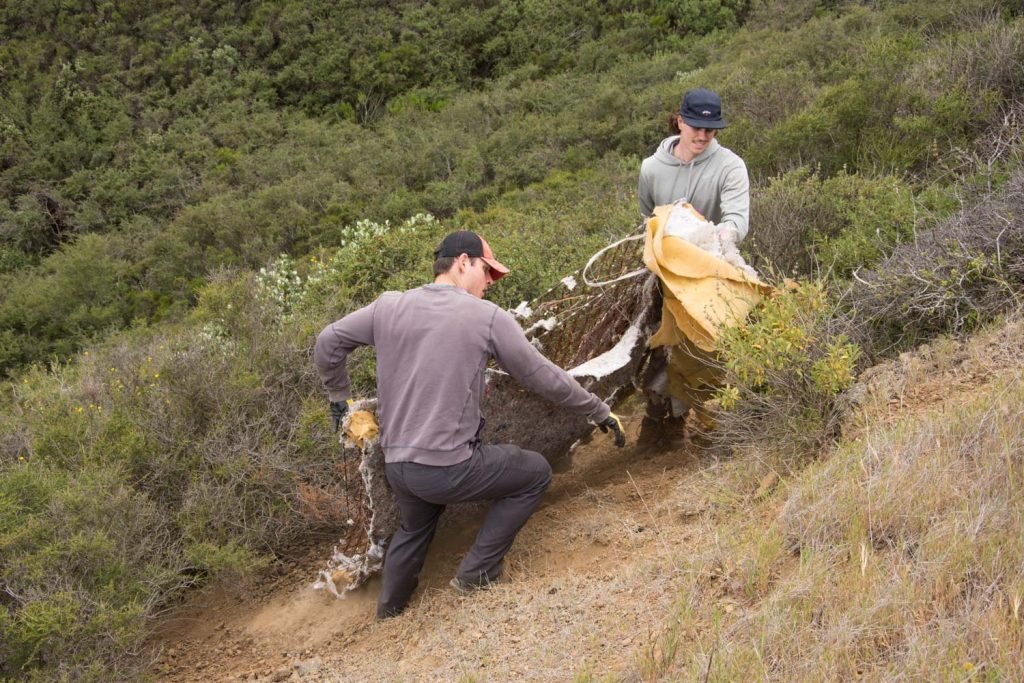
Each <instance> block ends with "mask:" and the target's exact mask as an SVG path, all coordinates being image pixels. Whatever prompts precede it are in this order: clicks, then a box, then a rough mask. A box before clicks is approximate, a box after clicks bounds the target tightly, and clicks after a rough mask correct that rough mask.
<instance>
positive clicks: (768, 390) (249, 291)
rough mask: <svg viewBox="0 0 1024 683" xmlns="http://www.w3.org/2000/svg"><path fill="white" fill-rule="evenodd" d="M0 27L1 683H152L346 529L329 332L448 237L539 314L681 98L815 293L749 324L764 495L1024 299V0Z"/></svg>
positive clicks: (817, 0)
mask: <svg viewBox="0 0 1024 683" xmlns="http://www.w3.org/2000/svg"><path fill="white" fill-rule="evenodd" d="M0 36H2V37H3V40H2V41H0V198H2V201H0V291H3V295H2V297H0V373H2V377H3V385H2V386H3V392H2V395H0V402H2V410H0V679H11V680H17V679H27V680H38V681H42V680H67V681H80V680H96V681H100V680H104V681H105V680H136V679H137V677H139V676H142V675H144V673H145V671H146V670H147V666H148V662H149V661H150V659H149V655H150V654H151V649H150V648H149V646H148V644H147V643H149V641H148V640H147V638H148V636H149V634H150V633H151V630H152V628H153V626H154V624H155V623H157V621H158V618H159V616H160V615H161V614H163V613H164V612H165V610H167V609H168V608H169V607H171V606H173V605H175V604H177V601H179V600H180V599H181V598H182V597H183V596H187V595H189V594H190V593H191V592H192V591H193V589H196V588H199V587H203V586H209V585H213V584H217V583H218V582H223V581H226V580H227V581H232V580H235V579H237V578H238V577H240V576H252V575H254V574H258V573H259V572H260V571H261V570H262V569H263V568H265V567H274V566H279V565H280V564H281V563H282V562H285V561H287V558H288V557H290V556H291V553H293V552H294V551H295V549H296V548H301V547H303V546H304V545H306V544H309V543H318V544H324V543H329V541H330V539H331V538H332V537H333V536H334V535H335V534H336V532H337V530H338V528H339V525H340V524H342V523H343V522H344V520H345V519H347V518H348V516H349V515H348V511H347V510H346V508H345V502H344V501H345V500H346V499H345V496H344V484H345V482H344V481H341V480H339V476H338V473H337V471H335V470H334V469H333V468H332V467H330V466H329V462H330V455H329V454H330V453H331V452H332V444H333V434H331V433H330V427H329V419H328V417H327V406H326V401H325V400H324V396H323V392H322V390H321V387H320V385H319V381H318V379H317V378H316V376H315V373H314V372H313V369H312V366H311V362H310V357H309V353H310V347H311V344H312V341H313V338H314V335H315V334H316V332H317V331H319V329H321V328H322V327H323V325H325V324H326V323H327V322H329V321H330V320H332V319H334V318H337V317H340V316H341V315H343V314H344V313H346V312H348V311H350V310H353V309H354V308H356V307H358V306H360V305H362V304H365V303H367V302H368V301H371V300H372V299H373V298H374V297H375V296H377V295H378V294H379V293H380V292H382V291H384V290H387V289H402V288H406V287H410V286H414V285H417V284H420V283H422V282H423V281H425V280H426V279H427V278H428V276H429V263H428V260H429V255H430V252H431V250H432V248H433V246H434V245H435V244H436V243H437V241H438V240H439V239H440V237H442V236H443V235H444V234H446V233H447V232H449V231H451V230H454V229H473V230H479V231H480V232H481V233H483V234H484V235H485V236H487V238H488V241H489V242H490V243H491V245H492V246H493V247H494V249H495V251H496V253H497V254H499V255H500V256H501V258H502V260H503V261H504V262H505V263H508V264H509V265H511V266H512V268H513V271H514V273H513V275H512V276H510V277H508V278H505V279H503V280H502V282H501V283H500V284H498V285H496V286H495V287H494V288H493V289H492V290H491V291H490V292H489V298H491V299H492V300H494V301H496V302H497V303H498V304H500V305H502V306H506V307H512V306H515V305H516V304H518V303H519V302H520V301H523V300H529V299H532V298H533V297H536V296H538V295H539V294H541V293H542V292H544V291H545V290H546V289H547V288H548V287H549V286H550V285H551V284H552V283H554V282H556V281H557V280H558V279H560V278H561V277H563V276H564V275H565V274H566V273H569V272H572V271H573V270H575V269H577V268H579V267H580V266H581V265H582V264H583V263H584V262H585V261H586V259H587V257H588V256H589V255H590V254H592V253H593V252H594V251H595V250H597V249H598V248H600V247H602V246H604V245H606V244H608V243H609V242H610V241H612V240H614V239H618V238H620V237H622V236H623V235H625V234H627V233H629V232H632V231H633V230H634V229H635V228H636V226H637V225H638V223H639V218H638V212H637V208H636V198H635V188H636V177H637V172H638V168H639V163H640V160H641V159H642V158H643V157H644V156H645V155H647V154H649V153H650V152H651V151H652V150H653V149H654V147H655V145H656V144H657V143H658V142H659V141H660V140H661V138H662V137H664V136H665V135H667V132H666V121H667V119H668V116H669V114H670V112H671V111H672V110H673V109H674V108H675V107H677V106H678V102H679V98H680V96H681V94H682V92H684V91H685V90H686V89H688V88H691V87H697V86H707V87H712V88H714V89H715V90H717V91H718V92H719V93H720V94H721V95H722V98H723V101H724V103H725V108H726V111H725V116H726V118H727V119H728V121H729V123H730V126H729V128H727V129H726V130H725V131H724V132H723V133H722V135H721V138H720V139H721V141H722V143H723V144H724V145H725V146H727V147H729V148H731V149H733V150H735V151H736V152H737V153H739V154H740V155H741V156H742V157H743V158H744V159H745V161H746V162H747V165H748V168H749V171H750V174H751V180H752V192H751V201H752V217H751V231H750V238H749V239H748V240H747V241H746V242H745V243H744V245H743V246H744V249H745V252H746V256H747V257H748V261H750V262H751V263H752V264H754V265H755V266H756V267H757V268H758V269H759V270H760V271H761V272H763V273H765V275H766V277H768V278H769V279H770V280H771V281H772V282H775V283H779V284H780V285H781V283H782V282H783V279H784V278H787V277H789V278H795V280H796V281H797V282H798V283H799V284H798V285H797V286H795V287H791V288H789V287H784V288H782V291H783V293H782V294H781V295H780V296H779V297H776V298H775V299H773V301H772V302H771V304H770V305H768V306H766V307H765V308H764V309H763V310H762V311H760V312H759V314H758V316H757V317H756V318H755V319H754V320H753V321H752V323H751V325H750V326H748V327H747V328H744V329H743V330H739V331H737V333H736V334H735V336H733V337H730V338H728V339H727V340H726V346H725V348H724V350H723V363H725V365H726V368H727V371H728V373H729V386H728V388H727V391H724V392H723V393H722V394H721V396H720V397H719V404H720V405H721V406H722V413H721V417H720V420H719V431H718V432H717V433H716V435H715V438H714V440H713V441H714V443H713V444H712V445H711V449H712V450H711V452H712V453H714V454H715V455H714V457H715V458H722V459H723V462H727V463H728V464H727V467H729V468H736V469H739V470H742V471H745V472H747V474H746V475H743V474H740V475H737V476H755V475H754V473H759V474H760V475H763V467H762V466H763V464H764V463H771V469H772V471H774V472H777V473H779V476H781V477H782V478H783V481H788V478H789V477H811V476H813V474H810V473H811V472H812V471H813V470H814V468H825V469H827V468H828V467H829V466H828V464H827V463H829V462H831V461H832V460H833V459H834V458H836V454H837V453H839V454H843V453H846V454H849V453H850V452H851V450H850V449H854V450H856V449H858V448H861V447H862V444H860V442H858V441H856V440H855V437H854V436H850V435H847V434H844V430H843V427H842V425H843V424H844V419H846V418H847V417H848V413H849V411H850V410H851V407H850V406H851V405H852V404H851V399H850V395H849V394H850V391H849V390H850V387H851V386H853V383H854V381H855V379H856V377H857V376H858V375H859V374H860V373H862V372H863V371H864V370H865V369H866V368H868V367H870V366H873V365H875V364H877V363H879V362H882V361H886V360H888V359H891V358H893V357H895V356H896V355H897V354H899V353H901V352H904V351H907V350H908V349H912V348H915V347H917V346H919V345H920V344H923V343H929V342H933V341H934V340H936V339H946V338H949V337H950V336H952V338H958V337H962V336H964V335H967V334H970V333H972V332H973V331H975V330H977V329H979V328H981V327H983V326H985V325H988V324H991V323H992V321H994V320H998V319H1000V316H1003V315H1007V314H1012V313H1013V311H1014V310H1016V308H1017V303H1018V297H1019V294H1020V292H1021V291H1022V284H1024V244H1022V241H1024V226H1022V215H1024V169H1022V154H1024V148H1022V143H1021V139H1022V135H1021V133H1022V130H1024V67H1022V66H1021V65H1022V64H1024V15H1022V12H1021V8H1020V6H1019V3H1017V2H1011V1H1010V0H968V1H967V2H953V1H952V0H937V1H932V2H923V1H921V0H892V1H885V2H853V1H851V2H835V1H830V0H799V1H797V2H781V1H780V2H773V1H772V0H764V1H758V2H755V1H753V0H700V1H698V0H679V1H668V0H633V1H630V2H625V1H624V0H613V1H612V2H600V3H599V2H583V3H579V2H576V3H570V2H567V1H562V0H551V1H549V2H538V1H533V0H524V1H521V2H513V1H511V0H478V1H474V2H467V1H463V0H441V1H440V2H436V3H421V2H411V1H409V2H390V3H382V2H349V1H346V2H334V3H326V2H302V3H300V2H284V3H270V2H258V1H257V2H244V3H234V4H228V5H225V4H216V3H198V4H196V5H191V6H188V7H185V6H183V5H181V3H170V2H155V3H145V4H144V3H137V2H130V1H117V0H99V1H92V0H65V1H62V2H40V3H36V4H26V3H11V4H9V5H7V6H5V7H3V8H0ZM780 329H785V330H787V333H786V334H784V335H780V334H779V333H778V332H779V330H780ZM373 360H374V359H373V356H372V354H370V353H367V354H363V355H361V356H360V358H359V363H358V367H357V368H356V369H355V372H354V379H355V381H356V386H357V389H358V391H359V392H360V393H361V394H362V395H372V393H373V391H374V388H373ZM978 400H979V401H980V402H981V407H979V408H978V410H979V411H982V412H984V409H985V408H984V400H985V399H984V397H980V398H979V399H978ZM993 405H995V404H993ZM999 406H1001V407H999V408H998V410H997V413H998V414H999V415H1002V414H1003V413H1002V412H999V411H1004V412H1005V411H1006V410H1011V409H1012V408H1011V407H1010V404H1005V405H1004V404H1003V403H1000V404H999ZM850 457H852V458H854V459H856V456H850ZM1008 467H1009V470H1010V471H1011V472H1017V471H1018V470H1016V469H1014V468H1015V467H1016V466H1015V465H1013V464H1012V462H1010V464H1008ZM744 468H747V469H746V470H744ZM808 468H811V469H808ZM1018 473H1019V472H1018ZM847 474H849V472H847V471H846V470H842V469H840V471H838V472H837V473H836V474H835V476H846V475H847ZM908 476H909V475H908ZM841 485H842V484H841V482H840V483H838V484H837V486H841ZM908 486H911V484H908ZM783 488H784V487H783ZM797 488H799V487H797ZM779 495H781V496H783V499H782V500H784V494H779ZM801 495H803V496H804V497H803V498H801V500H802V501H804V502H803V503H801V505H805V507H807V509H811V508H814V509H816V507H815V506H820V505H821V503H820V502H815V501H814V500H811V499H810V498H807V497H806V495H805V494H801ZM807 495H809V494H807ZM972 495H973V494H972ZM847 498H848V499H849V504H850V505H855V504H857V502H856V500H854V499H855V496H853V494H852V493H850V495H849V496H847ZM843 500H844V501H845V499H843ZM972 500H973V499H972ZM807 501H809V502H807ZM795 504H796V503H794V505H795ZM843 504H844V505H845V504H846V502H843ZM923 504H926V503H923ZM978 504H981V505H984V503H983V502H982V503H978ZM847 513H849V511H847ZM835 514H836V515H837V519H839V518H842V515H843V514H846V513H844V512H843V511H842V510H838V511H836V512H835ZM851 514H852V513H851ZM919 514H920V515H922V516H923V515H925V514H926V512H925V511H924V510H922V511H920V512H919ZM1006 515H1007V519H1011V520H1016V522H1017V523H1019V522H1020V517H1021V510H1020V509H1019V505H1017V504H1016V503H1013V502H1012V500H1010V501H1008V502H1006ZM786 519H787V521H786V524H787V525H788V526H787V527H786V528H787V529H788V531H786V532H785V533H786V534H788V535H787V536H786V537H787V538H793V537H797V538H799V539H803V540H800V542H799V543H797V545H798V546H799V547H800V548H801V549H802V550H801V551H800V552H809V553H813V552H815V549H816V548H819V547H821V544H822V543H824V544H825V545H827V546H828V547H829V550H828V552H829V553H836V552H839V551H838V550H836V547H837V546H836V545H835V544H837V543H839V536H841V534H839V532H836V531H835V530H834V529H832V530H826V529H822V528H817V527H815V528H814V529H810V527H807V529H809V530H804V527H802V526H801V525H805V524H806V520H804V521H799V520H798V519H796V518H795V517H793V516H792V515H791V516H790V517H787V518H786ZM842 519H846V518H842ZM858 519H859V518H858ZM862 521H863V520H861V521H858V520H854V521H852V522H851V521H849V520H848V519H847V521H842V520H841V519H840V521H836V522H835V525H838V526H839V527H841V526H842V525H843V524H854V525H855V526H856V524H860V523H861V522H862ZM855 523H856V524H855ZM794 525H795V526H794ZM811 526H813V525H811ZM798 527H799V528H798ZM858 528H859V527H858ZM1007 528H1011V529H1012V528H1014V527H1012V526H1010V527H1007ZM1016 528H1017V529H1018V536H1019V529H1020V528H1021V527H1020V526H1018V527H1016ZM954 532H955V529H954V530H953V531H950V533H954ZM874 533H875V532H874V531H872V534H874ZM837 534H839V535H837ZM853 536H856V534H853V533H852V532H851V539H852V538H853ZM857 538H858V539H860V537H859V536H857ZM875 538H876V536H875V535H872V536H871V544H874V545H871V547H872V548H876V549H879V548H881V546H880V545H878V543H879V542H876V540H875ZM885 538H889V537H888V536H886V537H885ZM900 538H902V537H900ZM822 539H825V540H822ZM850 542H851V543H854V540H850ZM894 543H895V541H894ZM883 545H884V542H883ZM890 545H892V544H890ZM925 546H927V544H924V546H922V547H925ZM851 547H852V546H851ZM986 548H988V550H986V552H1005V553H1007V555H1006V556H1007V557H1010V558H1013V557H1017V558H1018V559H1020V557H1021V556H1020V555H1019V551H1020V549H1019V548H1016V547H1009V546H1008V547H1007V548H1006V549H1005V550H999V549H998V548H997V547H996V546H992V547H988V546H986ZM773 552H774V551H773ZM1014 553H1017V554H1014ZM983 560H984V558H980V559H978V558H976V559H975V560H969V559H965V560H964V562H967V564H966V565H965V566H964V568H963V576H978V575H985V576H989V574H987V573H986V572H987V571H988V570H987V569H985V570H984V571H983V570H982V569H981V568H979V566H976V565H972V564H970V563H971V562H974V561H976V562H980V561H983ZM769 564H770V563H769ZM1018 566H1020V563H1019V562H1018ZM979 573H980V574H979ZM990 578H991V582H990V585H991V586H993V587H994V588H992V589H991V590H992V591H994V592H993V595H994V594H996V593H998V594H999V595H1004V596H1012V595H1014V594H1015V593H1014V591H1016V590H1018V589H1019V581H1020V577H1019V576H1010V575H1002V574H998V572H997V573H996V574H992V575H991V576H990ZM1014 582H1017V583H1014ZM759 586H760V584H759ZM1015 586H1016V588H1015ZM758 590H763V591H770V585H767V584H766V585H763V586H761V587H760V588H758ZM971 590H973V589H971ZM759 595H762V597H763V595H767V593H763V594H759ZM919 597H920V596H919ZM921 599H926V598H924V597H922V598H921ZM1011 602H1012V600H1011ZM1018 602H1019V601H1018ZM1018 606H1019V605H1018ZM1016 615H1017V611H1013V613H1012V616H1011V617H1010V619H1011V620H1014V623H1016V620H1017V618H1018V617H1017V616H1016ZM955 618H958V617H955V616H951V617H950V619H954V620H955ZM965 618H966V617H965ZM1011 626H1012V624H1010V623H1009V622H1008V625H1007V628H1010V627H1011ZM766 628H767V627H766ZM1015 628H1019V624H1018V627H1015ZM737 633H740V634H741V635H743V634H744V633H746V632H743V631H742V629H740V630H739V631H737ZM747 636H749V633H746V635H745V636H744V637H747ZM894 637H895V636H893V638H894ZM1018 638H1019V634H1018ZM883 640H884V639H883ZM1017 642H1018V644H1017V647H1018V648H1019V647H1020V645H1019V640H1018V641H1017ZM876 645H877V648H881V649H884V648H891V647H894V648H895V650H892V651H890V654H889V655H888V656H896V654H894V653H896V652H899V651H900V649H899V647H900V646H899V644H898V643H897V644H896V645H893V644H892V642H890V640H885V642H882V641H878V642H877V643H876ZM864 648H865V649H864V652H869V651H870V650H871V646H870V645H865V646H864ZM851 652H852V654H850V655H849V656H851V657H854V658H855V657H857V656H861V655H860V654H857V653H860V652H861V650H856V651H851ZM865 656H866V655H865ZM736 670H737V671H738V670H739V669H736ZM909 670H910V669H908V671H909ZM729 671H732V669H730V670H729ZM887 671H892V669H887ZM1018 673H1019V672H1018ZM722 675H723V676H725V677H723V678H720V680H729V678H728V676H727V675H726V674H722ZM808 675H810V674H808ZM947 677H953V678H955V676H952V675H950V676H947ZM1007 677H1008V678H1011V679H1012V678H1014V677H1015V676H1014V675H1013V672H1010V673H1008V674H1007ZM998 678H999V677H998V676H997V677H996V679H998Z"/></svg>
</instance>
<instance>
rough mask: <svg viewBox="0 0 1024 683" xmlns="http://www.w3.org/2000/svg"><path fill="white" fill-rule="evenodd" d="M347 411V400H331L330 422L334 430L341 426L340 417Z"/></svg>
mask: <svg viewBox="0 0 1024 683" xmlns="http://www.w3.org/2000/svg"><path fill="white" fill-rule="evenodd" d="M347 412H348V402H347V401H331V422H332V423H333V424H334V431H335V432H337V431H338V429H339V428H340V427H341V419H342V418H343V417H345V413H347Z"/></svg>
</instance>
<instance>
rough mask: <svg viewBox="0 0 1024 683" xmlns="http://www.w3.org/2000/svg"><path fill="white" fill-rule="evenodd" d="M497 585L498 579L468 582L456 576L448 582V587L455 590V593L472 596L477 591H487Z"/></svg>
mask: <svg viewBox="0 0 1024 683" xmlns="http://www.w3.org/2000/svg"><path fill="white" fill-rule="evenodd" d="M496 583H498V580H497V579H494V580H493V581H488V580H487V579H486V578H485V579H482V580H481V581H466V580H465V579H460V578H459V577H457V576H456V577H454V578H453V579H452V580H451V581H449V582H448V585H449V586H451V587H452V588H454V589H455V592H456V593H458V594H459V595H472V594H473V593H475V592H476V591H483V590H487V589H488V588H490V587H491V586H493V585H494V584H496Z"/></svg>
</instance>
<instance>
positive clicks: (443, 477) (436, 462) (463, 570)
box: [314, 231, 625, 619]
mask: <svg viewBox="0 0 1024 683" xmlns="http://www.w3.org/2000/svg"><path fill="white" fill-rule="evenodd" d="M434 258H435V261H434V282H433V284H428V285H424V286H422V287H418V288H416V289H411V290H408V291H406V292H385V293H384V294H382V295H381V296H380V298H378V299H377V300H376V301H374V302H373V303H372V304H370V305H369V306H366V307H365V308H361V309H359V310H357V311H355V312H353V313H350V314H349V315H347V316H345V317H344V318H342V319H341V320H338V321H336V322H334V323H332V324H330V325H328V326H327V327H326V328H325V329H324V330H323V331H322V332H321V333H320V335H319V337H318V338H317V343H316V351H315V354H314V362H315V363H316V366H317V369H318V371H319V373H320V377H321V378H322V379H323V381H324V385H325V386H326V388H327V391H328V395H329V398H330V401H331V412H332V415H333V416H334V419H335V424H336V425H337V423H338V422H339V421H340V419H341V417H342V416H343V415H344V413H345V405H346V404H345V400H346V399H347V398H349V396H350V383H349V377H348V373H347V370H346V367H345V361H346V358H347V357H348V355H349V353H351V352H352V351H353V350H354V349H355V348H357V347H359V346H365V345H372V346H374V347H376V350H377V411H378V419H379V420H380V427H381V447H382V449H383V451H384V462H385V466H384V469H385V473H386V475H387V479H388V483H389V484H390V485H391V488H392V490H393V491H394V494H395V498H396V500H397V503H398V507H399V512H400V515H401V528H400V529H399V530H398V531H397V532H396V533H395V535H394V536H393V537H392V539H391V542H390V543H389V545H388V549H387V553H386V555H385V558H384V576H383V585H382V587H381V593H380V597H379V598H378V602H377V618H378V619H384V618H387V617H392V616H395V615H397V614H400V613H401V612H402V610H404V609H405V607H406V605H407V604H408V602H409V598H410V597H411V596H412V593H413V591H414V590H415V589H416V586H417V584H418V581H419V573H420V570H421V569H422V567H423V561H424V558H425V557H426V554H427V549H428V547H429V546H430V542H431V540H432V539H433V536H434V531H435V529H436V527H437V522H438V519H439V518H440V516H441V513H442V512H443V511H444V508H445V505H446V504H448V503H459V502H468V501H476V500H491V501H493V502H492V504H491V506H490V508H489V509H488V512H487V515H486V517H485V519H484V523H483V526H482V528H481V529H480V532H479V533H478V535H477V538H476V541H475V542H474V544H473V547H472V548H470V550H469V553H468V554H467V555H466V557H465V558H464V559H463V560H462V563H461V565H460V566H459V569H458V571H457V573H456V575H455V578H453V579H452V581H451V585H452V586H453V587H454V588H455V589H456V590H458V591H459V592H461V593H468V592H471V591H472V590H474V589H477V588H484V587H486V586H488V585H489V584H491V583H493V582H494V581H496V580H497V579H498V576H499V574H500V573H501V569H502V561H503V559H504V557H505V554H506V553H507V552H508V550H509V548H510V547H511V546H512V542H513V541H514V540H515V537H516V534H517V533H518V532H519V530H520V529H521V528H522V527H523V525H524V524H525V523H526V520H527V519H529V517H530V515H531V514H532V513H533V511H534V510H535V509H536V508H537V506H538V505H539V504H540V501H541V498H542V497H543V495H544V491H545V490H547V488H548V485H549V484H550V483H551V466H550V465H549V464H548V462H547V460H545V459H544V457H543V456H542V455H540V454H539V453H535V452H533V451H527V450H523V449H521V448H519V447H517V446H514V445H511V444H495V445H490V444H486V445H485V444H481V443H480V430H481V429H482V426H483V425H482V419H481V416H480V401H481V399H482V398H483V395H484V392H485V391H486V390H487V380H486V375H485V370H486V368H487V363H488V360H489V359H490V358H494V359H495V360H496V361H497V363H498V365H499V366H500V367H501V368H502V369H503V370H505V371H506V372H508V373H509V374H510V375H511V376H512V377H514V378H515V379H516V380H517V381H519V382H521V383H522V384H523V385H525V386H526V387H528V388H529V389H531V390H533V391H534V392H536V393H537V394H539V395H541V396H542V397H544V398H546V399H548V400H549V401H551V402H553V403H556V404H558V405H560V406H562V407H564V408H567V409H569V410H573V411H575V412H578V413H580V414H583V415H586V416H587V417H588V418H589V419H590V420H591V421H593V422H594V423H595V424H597V425H598V426H600V427H601V428H602V431H607V430H609V429H610V430H612V432H613V433H614V436H615V443H616V445H618V446H620V447H621V446H623V445H625V436H624V433H623V430H622V423H621V422H620V421H619V418H618V417H617V416H615V415H614V414H613V413H612V412H611V409H610V408H609V407H608V406H607V405H606V404H605V403H604V402H603V401H601V399H599V398H598V397H597V396H595V395H593V394H591V393H589V392H587V391H586V390H585V389H583V387H581V386H580V385H579V383H578V382H577V381H576V380H575V379H573V378H572V377H571V376H570V375H569V374H568V373H567V372H565V371H564V370H563V369H561V368H559V367H558V366H556V365H555V364H554V363H552V362H551V361H549V360H548V359H546V358H545V357H544V356H543V355H541V353H540V352H539V351H537V349H536V348H534V347H533V345H532V344H530V342H529V341H528V340H527V338H526V335H525V334H524V333H523V331H522V329H521V328H520V327H519V324H518V323H517V322H516V321H515V318H513V317H512V315H511V314H509V313H508V312H506V311H503V310H502V309H501V308H499V307H498V306H496V305H494V304H492V303H490V302H488V301H485V300H484V299H483V297H484V293H485V292H486V291H487V288H488V287H489V286H490V285H491V283H493V282H494V281H496V280H498V279H500V278H502V277H504V276H505V275H506V274H507V273H508V268H506V267H505V266H504V265H502V264H501V263H500V262H498V260H497V259H495V258H494V254H493V253H492V252H491V249H490V246H489V245H488V244H487V242H486V241H484V239H483V238H482V237H480V236H479V235H477V234H475V233H473V232H468V231H461V232H455V233H452V234H450V235H448V236H447V237H445V239H444V240H443V241H442V242H441V245H440V246H439V247H438V249H437V250H436V251H435V252H434Z"/></svg>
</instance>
